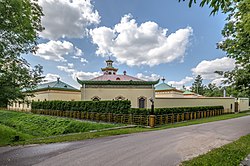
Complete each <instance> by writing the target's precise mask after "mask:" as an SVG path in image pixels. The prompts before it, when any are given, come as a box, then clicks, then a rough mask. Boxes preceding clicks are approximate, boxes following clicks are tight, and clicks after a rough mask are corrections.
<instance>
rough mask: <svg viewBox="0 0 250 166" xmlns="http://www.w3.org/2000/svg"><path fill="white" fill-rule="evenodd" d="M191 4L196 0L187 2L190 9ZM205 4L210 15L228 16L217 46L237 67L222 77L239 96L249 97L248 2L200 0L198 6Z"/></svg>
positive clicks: (247, 0)
mask: <svg viewBox="0 0 250 166" xmlns="http://www.w3.org/2000/svg"><path fill="white" fill-rule="evenodd" d="M179 1H181V0H179ZM183 1H185V0H183ZM193 3H196V0H189V6H190V7H191V6H192V4H193ZM205 4H207V5H209V6H210V7H212V8H213V10H212V12H211V14H215V13H217V12H218V11H219V10H220V9H221V10H222V12H224V13H227V15H228V17H227V19H226V21H227V23H226V24H225V26H224V29H223V30H222V35H223V37H224V40H223V41H222V42H219V43H218V44H217V46H218V48H219V49H221V50H223V51H225V52H226V55H227V56H228V57H230V58H234V59H235V60H236V64H237V66H236V68H235V69H234V70H233V71H230V72H226V73H225V75H224V77H226V78H228V80H227V81H226V83H229V84H231V86H232V88H233V89H235V90H237V91H238V93H239V94H240V95H242V94H245V96H246V97H250V13H249V11H250V0H202V1H201V3H200V6H201V7H202V6H204V5H205Z"/></svg>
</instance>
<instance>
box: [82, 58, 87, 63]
mask: <svg viewBox="0 0 250 166" xmlns="http://www.w3.org/2000/svg"><path fill="white" fill-rule="evenodd" d="M80 61H81V62H82V63H88V61H87V59H84V58H81V59H80Z"/></svg>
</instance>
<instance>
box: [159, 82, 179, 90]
mask: <svg viewBox="0 0 250 166" xmlns="http://www.w3.org/2000/svg"><path fill="white" fill-rule="evenodd" d="M171 89H175V88H174V87H172V86H170V85H168V84H166V83H165V82H163V83H161V84H158V85H156V86H155V90H171Z"/></svg>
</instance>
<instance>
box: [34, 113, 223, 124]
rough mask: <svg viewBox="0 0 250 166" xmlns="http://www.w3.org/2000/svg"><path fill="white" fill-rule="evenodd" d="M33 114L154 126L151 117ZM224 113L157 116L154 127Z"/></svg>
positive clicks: (99, 114)
mask: <svg viewBox="0 0 250 166" xmlns="http://www.w3.org/2000/svg"><path fill="white" fill-rule="evenodd" d="M31 112H32V113H35V114H42V115H52V116H60V117H69V118H77V119H83V120H90V121H97V122H110V123H123V124H135V125H143V126H152V124H151V125H150V124H149V115H133V114H112V113H95V112H79V111H54V110H32V111H31ZM223 112H224V111H223V110H214V111H202V112H185V113H173V114H166V115H156V116H155V120H154V124H153V126H159V125H164V124H170V123H176V122H181V121H187V120H193V119H200V118H206V117H211V116H217V115H221V114H223Z"/></svg>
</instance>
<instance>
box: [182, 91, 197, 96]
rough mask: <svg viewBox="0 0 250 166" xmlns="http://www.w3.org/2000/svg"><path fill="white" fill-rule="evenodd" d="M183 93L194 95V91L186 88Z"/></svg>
mask: <svg viewBox="0 0 250 166" xmlns="http://www.w3.org/2000/svg"><path fill="white" fill-rule="evenodd" d="M183 94H184V95H194V94H195V93H194V92H191V91H188V90H186V91H185V92H183Z"/></svg>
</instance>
